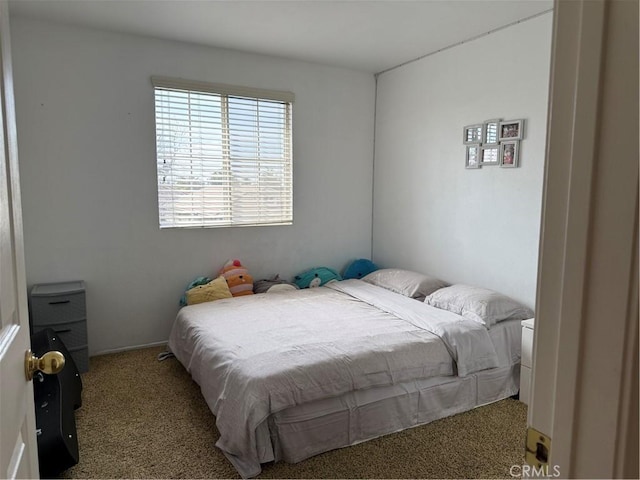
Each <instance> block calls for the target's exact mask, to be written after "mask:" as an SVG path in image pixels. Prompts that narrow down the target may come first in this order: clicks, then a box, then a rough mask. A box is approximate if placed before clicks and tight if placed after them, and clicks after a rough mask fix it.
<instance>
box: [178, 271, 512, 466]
mask: <svg viewBox="0 0 640 480" xmlns="http://www.w3.org/2000/svg"><path fill="white" fill-rule="evenodd" d="M513 323H515V324H517V322H510V324H513ZM510 324H509V325H508V324H504V325H502V324H498V326H496V327H494V328H493V329H492V330H490V331H487V329H486V328H485V327H484V326H482V325H480V324H477V323H475V322H473V321H470V320H467V319H465V318H463V317H460V316H458V315H455V314H453V313H450V312H446V311H444V310H439V309H436V308H434V307H430V306H429V305H426V304H424V303H422V302H418V301H416V300H413V299H410V298H407V297H404V296H402V295H398V294H395V293H392V292H389V291H387V290H384V289H382V288H380V287H376V286H373V285H370V284H367V283H365V282H361V281H359V280H348V281H344V282H338V283H335V284H332V285H330V286H329V288H316V289H310V290H304V291H296V292H279V293H277V294H263V295H253V296H246V297H240V298H234V299H228V300H220V301H216V302H211V303H207V304H201V305H195V306H191V307H185V308H183V309H182V310H181V311H180V312H179V314H178V318H177V319H176V322H175V324H174V327H173V329H172V332H171V336H170V341H169V347H170V349H171V350H172V351H173V352H174V354H175V355H176V357H177V358H178V360H180V362H181V363H182V364H183V365H184V366H185V367H186V368H187V370H188V371H189V372H190V373H191V375H192V377H193V378H194V380H195V381H196V382H197V383H198V384H199V385H200V387H201V390H202V392H203V395H204V397H205V400H206V401H207V403H208V405H209V407H210V409H211V411H212V412H213V413H214V415H216V425H217V427H218V429H219V431H220V435H221V437H220V440H219V441H218V443H217V444H216V445H217V446H218V447H219V448H220V449H221V450H222V451H223V452H224V453H225V455H226V456H227V458H228V459H229V460H230V461H231V462H232V463H233V465H234V466H235V467H236V469H237V470H238V472H239V473H240V474H241V475H243V476H245V477H250V476H255V475H257V474H258V473H260V471H261V467H260V463H264V462H268V461H272V460H277V459H279V458H285V459H288V460H290V461H297V459H302V458H307V457H308V456H310V455H313V454H315V453H313V452H316V453H317V452H319V451H324V450H325V449H327V448H336V446H345V445H349V444H353V443H354V442H358V441H362V440H364V439H366V438H371V436H372V435H373V436H376V435H379V434H383V433H389V432H390V431H395V430H393V429H395V428H396V427H397V428H407V426H411V425H416V424H420V423H424V422H425V421H429V420H428V418H430V417H429V415H431V414H429V415H427V416H424V415H420V414H419V413H418V412H419V409H418V410H415V412H414V413H410V414H409V415H410V416H412V418H413V419H414V420H413V423H410V424H408V423H407V422H406V421H405V420H402V421H396V422H395V423H394V422H391V423H389V422H390V420H389V419H388V416H380V415H371V416H368V415H362V419H363V421H360V422H358V421H357V420H353V422H352V423H353V424H354V425H355V424H358V423H359V424H360V427H361V428H363V429H364V430H363V431H362V432H360V433H358V434H354V433H353V432H347V434H346V437H344V435H342V437H344V438H342V440H340V441H339V442H336V441H335V439H336V438H338V437H340V435H337V432H338V431H339V429H340V428H342V427H339V425H338V424H339V423H340V422H341V421H343V420H338V419H339V418H343V417H344V411H345V410H344V408H351V410H353V408H352V407H353V405H352V402H354V401H356V402H361V401H363V400H364V401H365V403H366V405H370V406H371V408H374V407H373V406H375V405H376V404H377V402H382V403H380V405H385V402H389V401H392V402H393V401H394V400H393V398H398V395H397V392H398V390H397V389H398V388H399V389H401V390H400V391H404V392H407V391H408V390H412V392H413V393H412V394H408V393H406V394H405V395H404V396H405V400H403V401H402V402H400V403H401V404H406V405H413V404H415V401H414V400H411V401H409V403H406V402H407V401H408V400H407V399H409V398H414V397H415V398H420V396H421V395H422V397H424V396H425V395H428V394H426V393H424V392H425V391H426V390H429V388H432V387H433V388H436V390H437V391H438V392H440V393H439V394H442V392H444V391H447V390H449V391H450V392H457V393H455V395H454V397H456V398H462V399H464V401H460V402H458V403H457V404H455V402H454V404H455V405H453V404H452V405H453V406H452V408H453V410H451V411H452V412H453V413H456V412H457V411H462V410H459V409H460V408H464V409H468V408H472V407H473V406H475V405H477V404H478V398H479V389H478V386H477V385H478V376H477V374H478V373H479V372H484V371H485V370H487V369H492V370H494V373H496V374H497V373H498V371H497V370H496V369H500V368H502V369H503V370H502V371H501V373H500V375H502V377H504V378H507V377H509V378H511V379H513V376H514V373H513V366H514V365H515V364H516V363H517V361H518V360H519V347H516V346H515V341H514V339H515V338H516V337H517V336H518V334H516V333H515V328H513V327H511V325H510ZM518 331H519V329H518ZM518 338H519V337H518ZM518 345H519V342H518ZM486 375H487V374H483V375H482V377H484V376H486ZM422 382H427V384H424V383H422ZM429 382H434V383H433V385H432V384H431V383H429ZM498 383H499V382H498ZM503 383H504V382H503ZM516 384H517V382H516ZM425 389H426V390H425ZM436 390H433V391H434V392H435V391H436ZM507 390H509V389H506V390H505V389H504V388H503V392H502V393H504V392H506V391H507ZM461 391H462V392H466V393H464V394H461V393H460V392H461ZM509 391H510V390H509ZM420 392H423V393H420ZM489 393H491V392H489ZM513 393H515V392H513ZM416 395H417V397H416ZM492 395H493V393H491V395H489V396H492ZM482 396H483V394H480V397H482ZM493 396H495V395H493ZM376 398H377V400H376ZM334 402H338V403H334ZM403 402H404V403H403ZM419 403H420V402H418V404H419ZM338 405H342V406H343V408H342V410H340V409H338V410H336V409H337V408H338V407H337V406H338ZM345 405H346V407H345ZM406 405H405V407H403V408H405V409H406V408H408V407H406ZM329 406H331V407H330V408H331V409H333V410H332V411H331V412H329V413H327V412H328V411H327V410H326V409H327V408H329ZM376 408H378V407H376ZM384 408H387V407H384ZM398 408H400V407H398ZM298 409H299V410H298ZM356 410H357V411H359V412H364V411H366V408H364V410H363V409H362V408H359V409H356ZM374 410H375V409H374ZM400 410H402V408H400ZM407 411H409V410H407ZM438 411H439V412H440V413H442V414H444V415H446V414H450V413H449V410H448V409H446V408H445V409H438ZM341 412H342V413H341ZM291 415H293V416H294V417H295V416H296V415H303V417H305V418H308V420H309V421H313V419H318V418H324V420H323V421H324V422H325V433H326V434H328V437H331V438H333V440H332V441H331V442H329V444H330V445H328V444H327V443H326V441H324V440H322V439H320V438H319V439H318V441H315V440H314V438H313V436H311V437H310V438H309V441H308V442H305V445H308V447H305V448H298V449H297V450H296V447H295V445H296V444H297V443H301V442H299V440H287V439H290V436H289V435H287V434H286V432H285V431H286V430H287V429H286V428H285V427H283V425H285V424H287V425H293V424H295V422H290V421H287V422H285V421H283V419H291V418H292V417H291ZM327 415H328V417H327ZM358 415H360V414H358ZM399 415H400V414H399ZM332 416H335V417H336V420H335V422H337V423H336V424H335V425H334V427H335V428H334V427H332V426H331V425H332V422H333V421H332V420H330V418H331V417H332ZM400 416H401V415H400ZM376 417H380V418H376ZM367 419H371V421H368V420H367ZM354 422H355V423H354ZM385 422H386V423H385ZM301 425H302V424H301ZM299 426H300V425H299ZM326 429H328V430H326ZM331 432H334V434H332V433H331ZM316 436H317V435H316ZM344 442H346V443H344ZM300 446H302V445H300Z"/></svg>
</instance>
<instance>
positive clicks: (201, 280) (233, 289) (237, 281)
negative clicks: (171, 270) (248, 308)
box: [180, 259, 253, 307]
mask: <svg viewBox="0 0 640 480" xmlns="http://www.w3.org/2000/svg"><path fill="white" fill-rule="evenodd" d="M242 295H253V277H252V276H251V275H250V274H249V271H248V270H247V269H246V268H244V267H243V266H242V263H241V262H240V260H237V259H233V260H229V261H228V262H227V263H225V264H224V266H223V267H222V268H221V269H220V272H219V274H218V277H217V278H215V279H211V278H209V277H198V278H196V279H195V280H194V281H192V282H191V283H190V284H189V285H188V286H187V289H186V291H185V293H184V295H183V296H182V298H181V299H180V306H181V307H184V306H185V305H195V304H197V303H204V302H212V301H214V300H221V299H223V298H231V297H240V296H242Z"/></svg>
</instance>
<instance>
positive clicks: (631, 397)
mask: <svg viewBox="0 0 640 480" xmlns="http://www.w3.org/2000/svg"><path fill="white" fill-rule="evenodd" d="M552 45H553V47H552V49H553V50H552V67H551V90H550V95H549V102H550V104H549V125H548V134H547V155H546V156H547V158H546V166H545V185H544V205H543V218H542V228H541V244H540V260H539V268H538V292H537V301H536V324H535V336H534V362H533V375H532V377H533V382H532V387H531V388H532V396H531V403H530V406H529V417H528V423H529V425H530V426H531V427H533V428H534V429H535V430H536V431H538V432H540V433H542V434H543V435H532V436H531V437H530V439H532V445H530V448H529V449H530V450H531V451H533V452H536V451H539V452H540V453H541V455H540V456H537V457H534V458H538V459H540V458H542V459H543V460H545V459H548V466H547V468H546V469H544V470H543V471H542V472H540V471H539V470H538V471H537V472H533V473H535V474H537V475H538V476H540V473H542V474H543V475H544V474H549V475H550V476H552V477H560V478H638V257H637V252H638V2H637V1H612V0H574V1H571V2H569V1H563V0H556V2H555V8H554V29H553V42H552ZM545 436H546V437H548V438H550V440H546V439H545ZM536 440H537V441H539V443H540V444H541V446H540V448H538V449H536ZM547 441H548V442H549V444H550V448H549V449H548V450H547V449H546V448H543V447H544V442H547ZM547 453H548V455H547ZM542 463H544V462H542ZM533 464H534V465H535V462H533ZM543 466H544V465H543Z"/></svg>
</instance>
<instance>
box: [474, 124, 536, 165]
mask: <svg viewBox="0 0 640 480" xmlns="http://www.w3.org/2000/svg"><path fill="white" fill-rule="evenodd" d="M523 138H524V120H523V119H519V120H508V121H503V120H502V119H500V118H497V119H492V120H486V121H484V122H483V123H477V124H474V125H467V126H465V127H464V129H463V136H462V140H463V143H464V145H465V146H466V155H465V167H466V168H472V169H473V168H481V167H483V166H490V165H500V166H501V167H503V168H516V167H519V166H520V140H522V139H523Z"/></svg>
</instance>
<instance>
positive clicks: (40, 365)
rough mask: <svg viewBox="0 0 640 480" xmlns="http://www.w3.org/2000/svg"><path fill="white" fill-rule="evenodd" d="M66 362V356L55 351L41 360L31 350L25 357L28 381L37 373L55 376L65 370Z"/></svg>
mask: <svg viewBox="0 0 640 480" xmlns="http://www.w3.org/2000/svg"><path fill="white" fill-rule="evenodd" d="M64 362H65V360H64V355H63V354H62V353H60V352H58V351H55V350H53V351H51V352H47V353H45V354H44V355H43V356H41V357H40V358H38V357H36V356H35V355H34V354H33V353H32V352H31V350H27V353H26V355H25V357H24V373H25V375H26V376H27V380H31V379H32V378H33V374H34V373H36V372H37V371H40V372H42V373H46V374H47V375H53V374H56V373H59V372H60V371H61V370H62V369H63V368H64Z"/></svg>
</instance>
